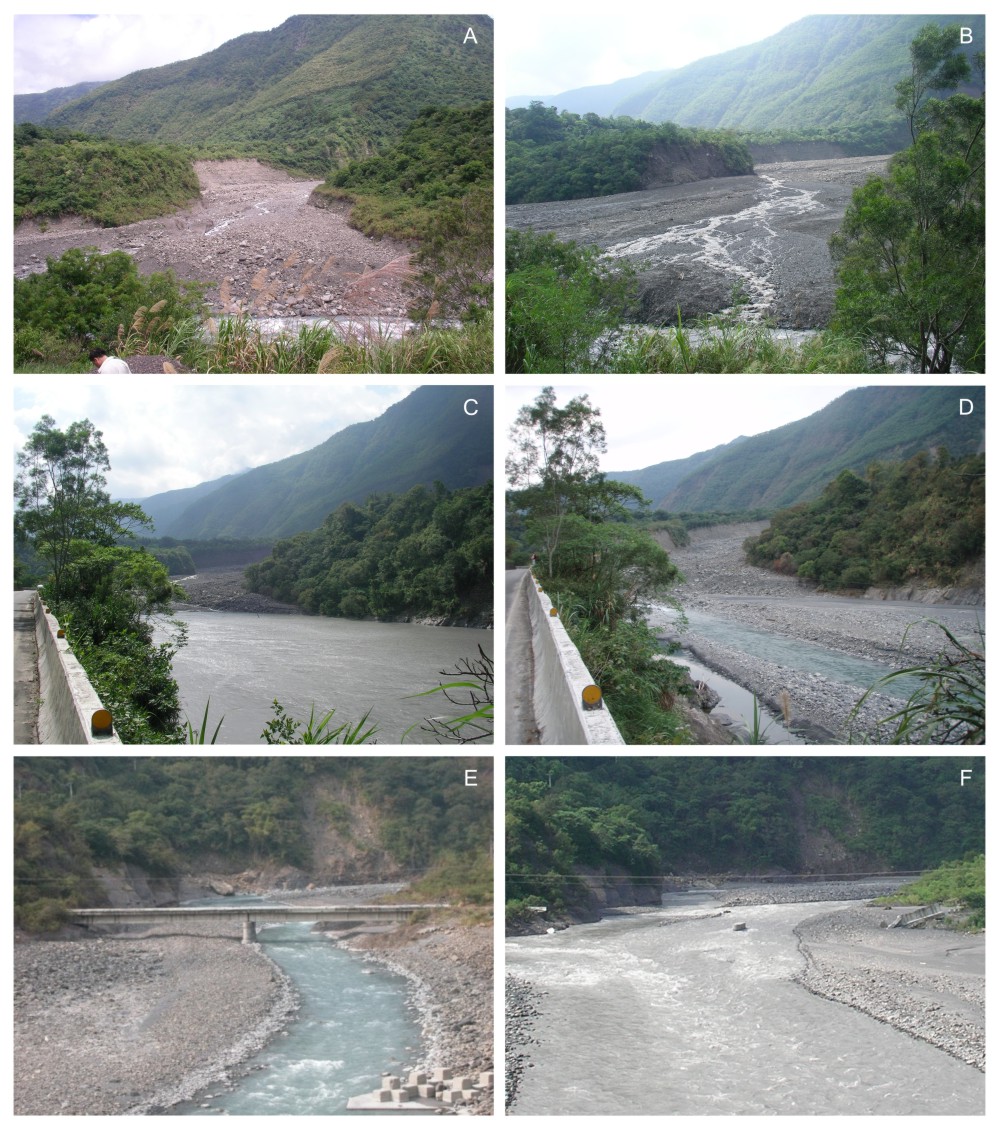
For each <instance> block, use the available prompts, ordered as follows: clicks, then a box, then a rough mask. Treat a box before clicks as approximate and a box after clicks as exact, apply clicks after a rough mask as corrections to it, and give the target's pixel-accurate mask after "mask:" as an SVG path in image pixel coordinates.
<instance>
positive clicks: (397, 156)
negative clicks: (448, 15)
mask: <svg viewBox="0 0 999 1127" xmlns="http://www.w3.org/2000/svg"><path fill="white" fill-rule="evenodd" d="M492 175H493V107H492V102H481V103H480V104H479V105H477V106H470V107H459V108H457V109H448V108H445V107H433V108H429V109H426V110H424V111H423V112H422V113H421V114H420V116H419V117H418V118H417V119H416V120H415V121H414V122H413V124H412V125H410V126H409V128H408V129H407V130H406V132H405V133H404V134H403V136H402V138H401V139H400V140H399V141H398V143H396V144H395V145H393V146H392V147H391V148H389V149H388V150H387V151H386V152H385V153H384V154H383V155H381V156H376V157H370V158H369V159H367V160H362V161H354V162H352V163H351V164H349V165H348V166H347V167H346V168H343V169H341V170H340V171H339V172H336V173H333V174H332V175H331V176H329V177H327V179H326V183H325V184H322V185H320V186H319V187H318V188H317V189H316V191H315V197H316V198H318V199H320V200H321V199H322V198H323V197H324V196H325V197H328V198H331V199H346V200H349V201H350V202H351V203H352V204H353V206H352V208H351V211H350V222H351V224H352V225H353V226H354V227H357V228H358V229H359V230H361V231H363V232H364V233H365V234H367V235H375V236H377V237H379V238H380V237H381V236H383V235H390V236H392V237H394V238H398V239H417V240H419V244H420V245H419V247H418V248H417V250H416V253H415V254H414V256H413V263H414V266H415V267H416V277H415V278H414V279H413V281H412V282H411V288H412V289H413V290H414V291H415V292H414V302H413V305H412V308H411V314H412V316H413V317H414V318H416V319H417V320H420V321H430V320H442V319H444V320H453V319H459V320H462V321H471V322H478V321H482V320H484V319H486V318H487V317H488V309H489V305H490V303H491V300H492V270H493V195H492ZM455 370H457V369H455ZM491 370H492V365H491V364H489V365H488V367H482V368H479V367H475V368H468V369H467V371H469V372H471V371H491Z"/></svg>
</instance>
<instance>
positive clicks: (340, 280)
mask: <svg viewBox="0 0 999 1127" xmlns="http://www.w3.org/2000/svg"><path fill="white" fill-rule="evenodd" d="M195 169H196V171H197V173H198V178H199V181H200V184H201V199H200V200H199V202H198V203H196V204H194V205H193V206H192V207H190V208H187V209H185V210H183V211H180V212H177V213H176V214H174V215H170V216H165V217H163V218H160V219H148V220H144V221H143V222H141V223H132V224H129V225H127V226H125V227H114V228H102V227H97V226H94V225H92V224H89V223H86V222H85V221H82V220H79V219H64V220H59V221H57V222H53V223H49V224H47V225H46V226H45V229H44V230H42V226H41V225H39V224H38V223H36V222H34V221H29V222H26V223H22V224H21V225H20V227H18V228H17V229H16V230H15V232H14V276H15V277H16V278H23V277H26V276H27V275H29V274H32V273H36V272H38V271H40V270H44V269H45V259H46V258H47V257H55V258H58V257H59V256H60V255H62V254H63V253H64V252H65V251H67V250H69V249H70V248H71V247H96V248H97V249H98V250H100V251H102V252H104V253H107V252H109V251H112V250H124V251H127V252H128V253H129V254H130V255H132V257H133V258H134V259H135V260H136V263H137V264H138V266H139V270H140V271H141V272H142V273H143V274H151V273H154V272H156V271H162V270H168V269H169V270H173V271H174V273H175V274H176V275H177V276H178V277H179V278H181V279H188V280H196V281H200V282H206V283H208V284H209V285H210V286H212V287H213V288H212V289H211V290H210V291H209V293H208V301H209V303H210V304H211V306H212V309H213V312H214V313H216V314H230V315H231V314H237V313H240V312H246V313H249V314H251V315H252V316H255V317H265V318H269V317H306V316H312V317H334V316H340V317H363V318H376V319H385V320H390V319H396V318H404V317H405V315H406V305H407V300H408V299H407V297H406V295H405V293H404V292H403V288H402V287H403V282H404V280H405V279H406V277H407V276H408V275H409V273H410V267H409V249H410V248H408V247H407V246H405V245H404V244H402V243H399V242H396V241H394V240H392V239H372V238H369V237H368V236H367V235H363V234H361V232H360V231H356V230H354V228H353V227H349V226H348V225H347V213H348V211H349V209H350V205H349V204H347V203H342V204H336V205H334V206H333V207H330V208H328V209H320V208H316V207H311V206H310V205H309V203H308V199H309V196H310V193H311V192H312V189H313V188H314V187H315V186H316V185H317V184H318V183H319V181H316V180H296V179H294V178H292V177H291V176H289V175H288V174H287V173H284V172H280V171H278V170H276V169H273V168H268V167H267V166H266V165H263V164H260V163H259V162H258V161H255V160H226V161H198V162H196V164H195Z"/></svg>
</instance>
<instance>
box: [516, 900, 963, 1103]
mask: <svg viewBox="0 0 999 1127" xmlns="http://www.w3.org/2000/svg"><path fill="white" fill-rule="evenodd" d="M847 903H848V902H847V901H842V902H828V903H824V904H814V903H813V904H772V905H761V906H755V907H741V908H739V909H737V912H738V914H737V915H736V914H735V913H733V914H728V915H721V914H719V913H717V912H715V913H710V915H709V914H708V913H706V912H705V906H704V905H700V906H698V907H695V908H691V909H689V910H687V911H685V912H682V914H686V915H687V916H689V918H688V919H683V920H680V921H678V922H673V923H672V924H671V926H669V927H664V926H662V925H663V921H664V919H665V918H666V916H667V915H668V916H669V917H672V918H674V919H675V917H676V916H677V915H678V911H677V910H676V909H671V910H669V911H668V912H666V911H665V910H664V911H663V912H658V911H653V912H646V913H642V914H640V915H632V916H623V917H616V918H610V919H605V920H603V921H601V922H600V923H595V924H583V925H577V926H575V927H572V928H569V929H568V930H566V931H562V932H558V933H556V934H553V935H537V936H527V937H522V938H516V939H510V940H508V941H507V944H506V965H507V970H508V971H509V973H510V974H512V975H514V976H515V977H517V978H521V979H526V980H527V981H529V982H530V983H531V984H532V985H533V986H534V987H535V988H536V989H537V990H539V991H541V992H543V996H542V997H541V999H540V1001H539V1002H538V1009H539V1011H540V1015H541V1016H540V1017H538V1018H537V1019H535V1022H534V1028H533V1030H532V1032H531V1036H532V1037H533V1038H535V1039H536V1041H537V1042H538V1043H536V1044H533V1045H532V1046H531V1049H530V1058H531V1061H532V1064H533V1067H531V1068H529V1069H525V1070H524V1075H523V1078H522V1079H521V1082H520V1089H519V1093H518V1096H517V1099H516V1102H515V1104H514V1106H513V1109H512V1111H513V1114H516V1115H598V1114H608V1115H609V1114H613V1115H616V1116H617V1115H622V1114H626V1115H629V1114H630V1115H652V1114H655V1115H726V1114H727V1115H773V1114H778V1115H790V1114H805V1115H872V1114H883V1115H912V1114H948V1115H962V1114H979V1115H980V1114H982V1113H983V1112H984V1077H983V1075H982V1074H981V1073H980V1072H978V1071H977V1070H976V1069H975V1068H973V1067H971V1066H969V1065H967V1064H964V1063H962V1062H961V1061H959V1060H956V1059H954V1058H953V1057H950V1056H948V1055H947V1054H946V1053H944V1052H941V1051H940V1050H938V1049H936V1048H933V1047H931V1046H930V1045H927V1044H925V1043H923V1042H922V1041H917V1040H914V1039H913V1038H911V1037H908V1036H906V1035H905V1034H903V1033H900V1032H899V1031H897V1030H895V1029H893V1028H892V1027H891V1026H889V1025H886V1024H883V1023H881V1022H878V1021H875V1020H873V1019H872V1018H870V1017H868V1016H866V1015H865V1014H862V1013H859V1012H858V1011H856V1010H853V1009H851V1008H849V1007H847V1006H844V1005H840V1004H838V1003H836V1002H831V1001H828V1000H826V999H823V998H819V997H817V996H815V995H813V994H809V993H808V992H807V991H806V990H805V989H804V988H803V987H801V986H800V985H798V984H797V983H795V982H794V981H793V977H794V975H795V974H796V973H798V972H799V971H800V970H801V969H802V967H803V965H804V958H803V956H802V954H801V953H800V951H799V950H798V942H797V938H796V936H795V935H794V932H793V928H794V927H795V925H796V924H798V923H800V922H801V921H803V920H805V919H809V918H811V917H814V916H817V915H824V914H826V913H828V912H831V911H835V910H837V909H839V908H843V907H845V906H846V905H847ZM681 911H682V910H681ZM706 916H707V918H705V917H706ZM734 919H737V920H739V921H740V922H742V921H744V922H745V923H746V924H747V929H746V930H745V931H735V930H733V923H732V921H733V920H734Z"/></svg>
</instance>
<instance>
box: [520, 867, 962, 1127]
mask: <svg viewBox="0 0 999 1127" xmlns="http://www.w3.org/2000/svg"><path fill="white" fill-rule="evenodd" d="M898 887H899V881H898V880H897V879H892V878H885V879H884V880H882V881H872V880H864V881H856V882H849V881H829V882H815V883H812V882H808V883H800V884H799V883H791V884H780V883H774V884H767V885H758V886H752V887H740V888H738V889H734V888H733V889H730V890H726V889H725V888H719V889H717V890H716V891H715V893H714V895H715V896H716V897H717V899H718V905H719V910H724V909H726V908H728V907H731V908H737V907H748V906H752V905H762V904H794V903H801V904H810V903H815V904H816V905H818V904H820V903H822V902H829V901H843V900H856V901H857V903H856V904H855V905H851V906H849V907H846V908H843V907H840V906H837V907H836V909H835V910H833V911H828V910H827V911H821V910H819V909H818V908H817V909H816V911H815V913H814V914H811V913H810V910H809V909H807V908H803V909H802V920H801V922H800V923H799V924H798V925H797V926H796V927H795V928H794V939H795V940H796V941H797V944H798V950H799V952H800V954H801V956H802V967H801V970H800V971H799V973H798V974H797V975H796V977H795V981H796V982H798V983H799V984H800V985H801V986H802V988H803V989H805V990H808V991H809V992H810V993H812V994H816V995H819V996H820V997H823V998H828V999H830V1000H832V1001H835V1002H840V1003H842V1004H844V1005H847V1006H850V1007H851V1008H853V1009H855V1010H858V1011H860V1012H862V1013H864V1014H867V1015H868V1016H869V1017H871V1018H873V1019H875V1020H877V1021H880V1022H883V1023H884V1024H886V1025H889V1026H892V1027H893V1028H894V1029H897V1030H899V1031H901V1032H903V1033H905V1034H907V1035H908V1036H911V1037H915V1038H917V1039H919V1040H922V1041H925V1042H927V1043H929V1044H931V1045H933V1046H935V1047H936V1048H938V1049H941V1050H942V1051H943V1052H946V1053H948V1054H950V1055H951V1056H954V1057H957V1058H958V1059H959V1060H962V1061H964V1062H966V1063H967V1064H969V1065H973V1066H974V1067H976V1068H979V1069H981V1070H983V1071H984V1062H985V1010H984V996H985V937H984V935H971V934H966V933H963V932H959V931H954V930H950V929H945V928H939V927H921V928H891V929H889V928H888V924H890V923H891V922H892V921H893V920H894V919H895V918H897V917H898V916H899V915H901V914H902V913H904V912H909V911H912V910H913V909H912V906H905V907H884V906H880V905H879V906H874V905H869V904H867V903H864V901H867V900H869V899H870V898H871V897H873V896H890V895H891V894H892V893H893V892H895V891H896V890H897V889H898ZM615 914H621V913H615ZM628 914H631V913H628ZM636 914H642V915H647V914H648V909H645V910H641V911H640V913H636ZM705 914H706V915H708V916H713V915H716V914H717V912H712V911H709V912H707V913H705ZM696 918H698V916H697V915H692V914H691V913H689V912H687V913H677V914H676V915H670V914H664V915H663V919H662V925H663V926H668V925H669V924H671V923H682V922H684V921H687V922H689V921H690V920H691V919H696ZM732 918H733V919H738V917H737V915H735V914H733V916H732ZM544 999H545V992H544V991H542V990H540V989H539V988H538V987H537V986H536V985H535V984H534V983H531V982H528V981H525V980H523V979H521V978H518V977H515V976H512V975H511V976H508V977H507V982H506V1026H505V1036H506V1104H507V1107H508V1108H510V1107H511V1106H512V1105H514V1104H515V1102H516V1097H517V1090H518V1086H519V1084H520V1081H521V1079H522V1078H523V1076H524V1074H525V1071H526V1070H527V1069H529V1068H532V1067H533V1064H532V1061H531V1046H532V1045H535V1044H540V1043H541V1040H542V1039H543V1038H544V1036H545V1032H546V1031H545V1001H544Z"/></svg>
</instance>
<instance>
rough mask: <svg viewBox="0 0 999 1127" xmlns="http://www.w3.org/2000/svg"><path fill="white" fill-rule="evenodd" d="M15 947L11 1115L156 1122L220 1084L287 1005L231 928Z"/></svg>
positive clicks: (208, 926) (282, 982)
mask: <svg viewBox="0 0 999 1127" xmlns="http://www.w3.org/2000/svg"><path fill="white" fill-rule="evenodd" d="M184 928H185V931H186V932H188V933H190V934H187V935H177V934H171V935H167V934H157V935H149V936H137V935H127V934H126V935H120V936H114V937H103V938H93V939H79V940H71V941H54V942H45V941H30V942H20V943H16V944H15V946H14V1111H15V1114H18V1115H131V1114H154V1113H156V1112H160V1111H162V1110H163V1109H165V1108H168V1107H170V1106H172V1105H173V1104H175V1103H178V1102H180V1101H181V1100H183V1099H189V1098H191V1097H192V1096H193V1095H194V1094H195V1093H196V1092H197V1091H199V1090H200V1089H202V1088H204V1087H206V1086H207V1085H209V1084H219V1083H228V1082H230V1081H231V1080H232V1079H233V1077H235V1076H238V1075H239V1074H240V1071H239V1070H240V1066H241V1065H242V1064H243V1062H244V1061H246V1060H247V1059H248V1058H250V1057H251V1056H253V1055H254V1054H255V1053H256V1052H258V1051H259V1050H260V1049H261V1048H262V1047H263V1046H264V1045H265V1044H266V1043H267V1041H268V1040H270V1038H271V1037H272V1036H274V1034H276V1033H277V1032H278V1031H279V1030H280V1029H281V1028H282V1027H283V1026H284V1025H285V1024H286V1022H287V1021H289V1020H290V1019H291V1017H292V1016H293V1014H294V1012H295V1010H296V1009H297V1005H298V1003H297V999H296V996H295V992H294V990H293V989H292V987H291V984H290V982H289V981H288V979H287V977H286V976H285V975H284V974H283V973H282V972H281V971H280V970H279V969H278V968H277V967H275V966H274V965H273V964H272V963H271V962H270V960H269V959H267V958H266V956H265V955H264V954H263V953H262V952H261V951H260V949H259V948H258V947H256V946H244V945H243V944H242V943H241V942H240V937H239V935H238V934H234V932H235V930H236V929H234V928H231V927H230V928H226V926H225V925H224V924H223V925H217V924H212V923H208V922H201V921H198V922H195V923H190V924H185V925H184Z"/></svg>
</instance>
